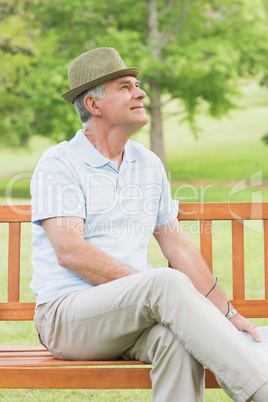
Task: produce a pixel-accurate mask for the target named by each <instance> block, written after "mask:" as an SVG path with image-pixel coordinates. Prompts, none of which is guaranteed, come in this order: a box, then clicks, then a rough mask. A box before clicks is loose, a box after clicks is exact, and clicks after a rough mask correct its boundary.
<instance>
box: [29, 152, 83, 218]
mask: <svg viewBox="0 0 268 402" xmlns="http://www.w3.org/2000/svg"><path fill="white" fill-rule="evenodd" d="M31 197H32V222H33V223H35V224H39V225H40V221H41V220H42V219H47V218H53V217H60V216H74V217H81V218H84V219H85V198H84V194H83V191H82V188H81V186H80V185H79V182H78V180H77V179H76V178H75V176H74V174H73V172H72V170H71V168H70V167H69V166H66V165H65V164H64V163H63V161H61V160H60V159H58V158H54V157H50V158H46V159H43V160H41V161H40V162H39V163H38V165H37V167H36V169H35V171H34V173H33V176H32V180H31Z"/></svg>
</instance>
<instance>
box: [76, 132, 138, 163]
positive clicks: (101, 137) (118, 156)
mask: <svg viewBox="0 0 268 402" xmlns="http://www.w3.org/2000/svg"><path fill="white" fill-rule="evenodd" d="M83 132H84V134H85V136H86V137H87V139H88V140H89V141H90V142H91V144H92V145H93V146H94V147H95V148H96V149H97V150H98V151H99V152H100V153H101V154H102V155H103V156H105V158H107V159H109V160H110V161H114V162H117V163H118V169H119V167H120V165H121V163H122V160H123V153H124V148H125V145H126V143H127V141H128V139H129V137H130V136H126V135H124V134H123V133H118V132H111V131H110V132H109V133H106V132H105V131H104V130H99V129H94V127H89V126H87V127H86V128H84V130H83Z"/></svg>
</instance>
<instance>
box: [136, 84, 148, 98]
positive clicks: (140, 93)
mask: <svg viewBox="0 0 268 402" xmlns="http://www.w3.org/2000/svg"><path fill="white" fill-rule="evenodd" d="M145 96H146V92H145V91H144V90H143V89H141V88H139V87H137V88H136V92H135V97H136V98H141V99H144V98H145Z"/></svg>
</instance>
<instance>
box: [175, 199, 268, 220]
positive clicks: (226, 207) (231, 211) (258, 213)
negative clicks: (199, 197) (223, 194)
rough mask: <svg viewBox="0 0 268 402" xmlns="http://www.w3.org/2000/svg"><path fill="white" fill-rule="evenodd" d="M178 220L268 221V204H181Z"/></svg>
mask: <svg viewBox="0 0 268 402" xmlns="http://www.w3.org/2000/svg"><path fill="white" fill-rule="evenodd" d="M178 219H179V220H182V221H187V220H200V219H212V220H234V219H268V202H263V203H260V202H256V203H250V202H232V203H227V202H203V203H198V202H196V203H194V202H193V203H184V204H180V208H179V214H178Z"/></svg>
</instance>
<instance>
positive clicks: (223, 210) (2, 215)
mask: <svg viewBox="0 0 268 402" xmlns="http://www.w3.org/2000/svg"><path fill="white" fill-rule="evenodd" d="M178 218H179V219H180V220H194V219H197V220H200V219H217V220H225V219H231V220H232V219H268V202H263V203H258V202H256V203H250V202H233V203H225V202H204V203H198V202H196V203H194V202H193V203H181V204H180V211H179V215H178ZM30 221H31V207H30V205H13V206H8V205H0V222H30Z"/></svg>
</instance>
